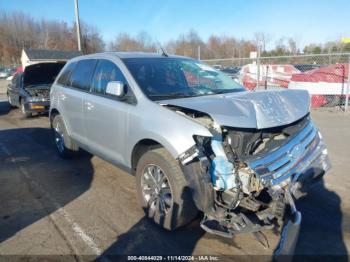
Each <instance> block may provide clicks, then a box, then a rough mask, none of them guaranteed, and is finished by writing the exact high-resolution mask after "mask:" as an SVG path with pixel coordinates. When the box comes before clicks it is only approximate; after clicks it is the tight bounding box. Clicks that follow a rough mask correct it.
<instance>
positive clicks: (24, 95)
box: [7, 63, 65, 118]
mask: <svg viewBox="0 0 350 262" xmlns="http://www.w3.org/2000/svg"><path fill="white" fill-rule="evenodd" d="M64 65H65V63H39V64H34V65H30V66H27V67H26V68H25V69H24V72H23V73H17V74H15V75H14V77H13V78H12V80H11V82H10V84H9V85H8V87H7V98H8V102H9V103H10V105H11V106H14V107H19V108H20V109H21V112H22V114H23V116H24V117H26V118H27V117H30V116H32V114H34V113H36V114H38V113H40V114H42V113H47V112H48V111H49V108H50V87H51V85H52V83H53V82H54V81H55V78H56V76H57V75H58V73H59V72H60V71H61V69H62V68H63V66H64Z"/></svg>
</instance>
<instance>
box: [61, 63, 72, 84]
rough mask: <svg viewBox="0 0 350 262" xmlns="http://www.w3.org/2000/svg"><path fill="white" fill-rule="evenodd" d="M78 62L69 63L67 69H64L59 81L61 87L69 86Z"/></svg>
mask: <svg viewBox="0 0 350 262" xmlns="http://www.w3.org/2000/svg"><path fill="white" fill-rule="evenodd" d="M76 64H77V63H76V62H72V63H69V64H68V65H67V66H66V67H65V68H63V72H62V74H61V75H60V77H59V78H58V79H57V83H58V84H60V85H67V84H68V81H69V77H70V75H71V74H72V71H73V70H74V68H75V66H76Z"/></svg>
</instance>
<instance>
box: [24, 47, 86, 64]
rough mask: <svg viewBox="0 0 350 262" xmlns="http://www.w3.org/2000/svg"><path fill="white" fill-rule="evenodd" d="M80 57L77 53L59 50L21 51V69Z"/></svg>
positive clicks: (79, 53)
mask: <svg viewBox="0 0 350 262" xmlns="http://www.w3.org/2000/svg"><path fill="white" fill-rule="evenodd" d="M80 55H82V52H79V51H61V50H40V49H27V48H25V49H23V50H22V56H21V62H22V67H23V69H24V68H25V67H26V66H28V65H32V64H37V63H50V62H66V61H68V60H69V59H71V58H73V57H76V56H80Z"/></svg>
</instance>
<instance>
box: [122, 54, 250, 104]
mask: <svg viewBox="0 0 350 262" xmlns="http://www.w3.org/2000/svg"><path fill="white" fill-rule="evenodd" d="M123 61H124V63H125V65H126V66H127V68H128V69H129V71H130V73H131V74H132V75H133V77H134V79H135V80H136V82H137V83H138V85H139V86H140V88H141V89H142V91H143V92H144V93H145V94H146V95H147V97H149V98H150V99H151V100H162V99H168V98H183V97H195V96H203V95H214V94H223V93H231V92H238V91H243V90H244V88H243V87H242V86H241V85H239V84H238V83H236V82H235V81H233V80H232V79H231V78H230V77H228V76H227V75H226V74H224V73H222V72H220V71H218V70H215V69H214V68H212V67H210V66H208V65H206V64H204V63H202V62H200V61H196V60H192V59H186V58H168V57H162V58H126V59H124V60H123Z"/></svg>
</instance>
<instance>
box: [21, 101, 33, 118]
mask: <svg viewBox="0 0 350 262" xmlns="http://www.w3.org/2000/svg"><path fill="white" fill-rule="evenodd" d="M21 113H22V116H23V117H24V118H29V117H31V116H32V113H30V112H28V110H27V109H26V107H25V104H24V101H23V99H22V100H21Z"/></svg>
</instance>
